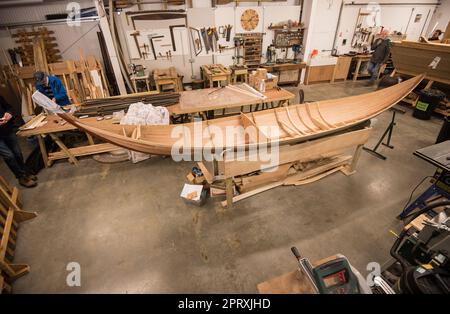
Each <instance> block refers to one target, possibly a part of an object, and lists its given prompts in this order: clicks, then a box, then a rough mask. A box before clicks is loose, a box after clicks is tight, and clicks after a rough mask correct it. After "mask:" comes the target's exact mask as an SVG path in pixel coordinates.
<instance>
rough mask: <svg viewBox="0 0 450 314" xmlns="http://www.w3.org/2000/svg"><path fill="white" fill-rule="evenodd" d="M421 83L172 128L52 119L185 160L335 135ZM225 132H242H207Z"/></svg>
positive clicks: (135, 148)
mask: <svg viewBox="0 0 450 314" xmlns="http://www.w3.org/2000/svg"><path fill="white" fill-rule="evenodd" d="M423 78H424V75H418V76H416V77H413V78H411V79H409V80H407V81H404V82H402V83H400V84H397V85H394V86H391V87H388V88H385V89H382V90H377V91H374V92H371V93H367V94H363V95H357V96H350V97H345V98H340V99H334V100H324V101H318V102H312V103H305V104H298V105H291V106H289V107H281V108H275V109H269V110H265V111H260V112H252V113H250V114H246V113H241V114H240V115H237V116H230V117H225V118H219V119H214V120H211V121H208V120H206V121H201V122H193V123H185V124H178V125H145V126H144V125H143V126H133V125H108V127H105V124H98V125H96V124H95V122H93V123H92V122H91V123H87V122H84V121H83V120H80V119H77V118H75V117H73V116H72V115H70V114H67V113H61V112H60V113H58V115H59V116H60V117H62V118H63V119H65V120H67V121H68V122H69V123H71V124H73V125H74V126H76V127H77V128H79V129H81V130H83V131H85V132H88V133H90V134H91V135H93V136H95V137H98V138H100V139H102V140H104V141H106V142H110V143H112V144H115V145H117V146H121V147H123V148H127V149H130V150H133V151H138V152H143V153H149V154H155V155H172V156H173V152H174V147H175V148H176V149H182V150H183V153H184V154H186V153H188V154H190V155H193V154H195V153H196V152H197V151H199V150H200V151H201V150H205V149H207V150H209V151H210V152H216V153H220V152H222V151H224V150H230V149H234V150H249V149H257V148H258V147H259V146H261V145H269V146H271V145H285V144H293V143H299V142H303V141H307V140H311V139H315V138H319V137H323V136H327V135H329V134H332V133H337V132H341V131H343V130H346V129H349V128H351V127H353V126H355V125H358V124H360V123H362V122H364V121H366V120H368V119H371V118H373V117H375V116H377V115H378V114H380V113H382V112H383V111H385V110H387V109H389V108H390V107H392V106H394V105H395V104H396V103H398V102H399V101H401V100H402V99H403V98H404V97H405V96H406V95H408V94H409V93H410V92H411V91H412V90H413V89H414V88H415V87H416V86H417V85H418V84H419V83H420V82H421V81H422V79H423ZM35 100H36V99H35ZM179 127H182V130H183V131H182V132H183V136H181V137H174V136H173V133H174V129H175V128H179ZM227 127H238V128H242V129H243V130H244V131H243V133H239V134H238V137H239V138H238V141H236V142H234V143H232V145H226V143H227V138H226V136H225V138H216V136H215V135H216V133H215V132H213V129H216V130H217V129H219V130H224V129H226V128H227ZM250 127H252V128H254V129H255V130H256V131H257V133H256V136H255V134H253V137H252V136H251V132H249V133H247V132H246V131H245V130H246V129H248V128H250ZM268 128H273V129H276V130H277V133H279V137H277V136H275V137H274V136H271V134H267V133H265V129H268ZM184 132H188V133H190V135H189V136H188V135H186V134H187V133H184ZM200 132H201V133H200ZM213 135H214V136H213ZM196 136H199V137H200V138H201V142H200V143H199V142H197V143H196V142H195V138H196ZM181 139H182V142H183V143H186V140H187V139H188V140H189V142H190V143H194V145H193V146H189V147H187V146H186V145H184V144H180V140H181ZM219 140H220V141H219ZM176 149H175V150H176Z"/></svg>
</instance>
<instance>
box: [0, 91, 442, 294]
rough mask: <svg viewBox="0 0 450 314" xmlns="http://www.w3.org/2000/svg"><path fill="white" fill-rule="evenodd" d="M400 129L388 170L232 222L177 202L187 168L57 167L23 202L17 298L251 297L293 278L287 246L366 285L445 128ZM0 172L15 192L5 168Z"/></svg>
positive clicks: (379, 163)
mask: <svg viewBox="0 0 450 314" xmlns="http://www.w3.org/2000/svg"><path fill="white" fill-rule="evenodd" d="M291 90H293V91H295V92H296V90H297V89H295V88H291ZM304 90H305V94H306V100H320V99H326V98H338V97H343V96H346V95H351V94H359V93H364V92H367V91H369V90H371V88H370V87H366V86H364V84H363V83H361V82H357V83H353V82H345V83H336V84H333V85H329V84H322V85H312V86H307V87H304ZM361 105H364V104H361ZM390 118H391V113H390V112H385V113H383V114H382V115H380V116H379V117H378V118H377V119H376V121H375V124H374V132H373V134H372V136H371V139H370V141H369V145H368V146H370V147H372V146H373V145H374V144H375V143H376V141H377V140H378V138H379V136H380V135H381V134H382V132H383V131H384V129H385V127H386V126H387V125H388V123H389V120H390ZM397 121H398V123H397V126H396V129H395V133H394V136H393V145H394V146H395V149H394V150H389V149H387V148H385V147H383V148H381V151H382V152H383V153H385V154H386V155H387V156H388V159H387V160H386V161H383V160H380V159H377V158H375V157H373V156H372V155H369V154H367V153H365V152H364V153H362V156H361V159H360V162H359V164H358V167H357V173H356V174H354V175H352V176H350V177H346V176H344V175H343V174H340V173H338V174H333V175H331V176H329V177H327V178H325V179H323V180H320V181H318V182H315V183H313V184H310V185H305V186H299V187H279V188H276V189H272V190H270V191H267V192H265V193H262V194H259V195H256V196H254V197H251V198H249V199H246V200H244V201H241V202H239V203H236V205H235V207H234V209H232V210H227V209H224V208H222V207H221V206H220V204H219V203H218V202H214V201H213V200H209V202H208V203H207V204H206V205H205V206H204V207H201V208H200V207H195V206H191V205H187V204H185V203H184V202H183V200H182V199H181V198H180V197H179V194H180V192H181V189H182V186H183V184H184V183H185V179H184V176H185V174H186V173H187V172H188V171H189V169H190V168H191V167H192V165H193V164H192V163H186V162H185V163H175V162H173V161H172V160H171V159H170V158H166V159H163V158H154V159H151V160H147V161H144V162H141V163H138V164H131V163H129V162H124V163H119V164H100V163H98V162H96V161H94V160H93V159H91V158H85V159H83V160H82V161H81V162H80V165H79V167H74V166H72V165H70V164H69V163H67V162H59V163H57V164H55V165H54V166H53V167H51V168H50V169H45V170H43V171H42V172H41V173H40V174H39V186H38V187H36V188H34V189H29V190H24V191H23V194H22V196H23V200H24V206H25V209H27V210H30V211H37V212H38V213H39V216H38V217H37V218H35V219H34V220H31V221H28V222H26V223H24V224H23V225H22V227H21V229H20V232H19V240H18V247H17V252H16V257H15V262H17V263H28V264H30V265H31V272H30V273H29V274H28V275H26V276H24V277H23V278H20V279H19V280H17V281H16V282H15V283H14V286H13V288H14V292H15V293H51V292H62V293H70V292H72V293H88V292H115V293H142V292H149V293H152V292H155V293H156V292H162V293H176V292H180V293H187V292H192V293H201V292H202V293H211V292H225V293H228V292H235V293H254V292H257V290H256V285H257V284H258V283H259V282H262V281H265V280H267V279H269V278H271V277H274V276H278V275H280V274H282V273H284V272H288V271H291V270H294V269H295V268H296V261H295V259H294V257H293V256H292V254H291V252H290V247H291V246H293V245H295V246H297V247H298V248H299V249H300V251H301V252H302V253H303V254H304V255H306V256H307V257H309V258H310V259H311V260H312V261H314V260H316V259H320V258H323V257H326V256H329V255H332V254H335V253H338V252H340V253H342V254H344V255H346V256H347V257H348V258H349V259H350V261H351V263H353V265H354V266H356V267H357V268H358V269H359V270H360V271H361V272H362V273H366V265H367V264H368V263H369V262H372V261H375V262H379V263H383V262H384V261H386V260H387V259H388V257H389V249H390V247H391V245H392V243H393V241H394V237H393V235H392V234H391V233H390V232H389V230H391V229H392V230H399V228H400V226H401V225H400V223H399V221H397V220H396V219H395V216H396V215H397V214H398V213H399V212H400V211H401V209H402V208H403V206H404V204H405V202H406V200H407V199H408V196H409V194H410V192H411V190H412V189H413V187H414V186H415V185H416V184H417V183H418V182H419V181H420V180H421V179H422V178H423V177H424V176H427V175H431V174H432V173H433V171H434V168H433V167H432V166H431V165H429V164H427V163H425V162H424V161H422V160H420V159H418V158H417V157H414V156H413V155H412V153H413V152H414V150H416V149H418V148H421V147H425V146H428V145H431V144H433V143H434V141H435V139H436V136H437V134H438V131H439V128H440V125H441V123H442V120H441V119H439V118H436V117H434V118H433V119H432V120H430V121H421V120H417V119H414V118H413V117H412V116H411V110H410V109H408V110H407V113H406V114H405V115H399V116H398V120H397ZM0 170H1V174H2V175H4V176H6V177H7V179H9V180H12V178H11V175H10V173H9V171H7V169H6V168H5V166H4V164H0ZM10 182H12V181H10ZM426 185H427V184H426V183H425V184H424V187H425V186H426ZM419 191H420V189H419ZM73 261H75V262H78V263H79V264H80V265H81V287H74V288H71V287H68V286H67V285H66V276H67V274H68V271H66V265H67V264H68V263H69V262H73Z"/></svg>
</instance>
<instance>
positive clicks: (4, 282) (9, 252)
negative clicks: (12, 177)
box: [0, 177, 37, 293]
mask: <svg viewBox="0 0 450 314" xmlns="http://www.w3.org/2000/svg"><path fill="white" fill-rule="evenodd" d="M20 207H21V203H20V201H19V190H18V189H17V188H16V187H10V186H9V185H8V184H7V183H6V181H5V180H4V179H3V178H2V177H0V293H2V292H6V293H10V292H11V282H12V281H14V280H15V279H17V278H19V277H21V276H23V275H25V274H27V273H28V272H29V271H30V266H28V265H26V264H13V263H12V259H13V257H14V250H15V248H16V241H17V229H18V227H19V224H20V223H21V222H23V221H26V220H29V219H32V218H34V217H36V216H37V214H36V213H34V212H28V211H24V210H22V209H21V208H20Z"/></svg>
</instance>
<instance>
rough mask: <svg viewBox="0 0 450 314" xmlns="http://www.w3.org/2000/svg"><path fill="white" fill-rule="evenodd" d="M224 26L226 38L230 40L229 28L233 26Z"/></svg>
mask: <svg viewBox="0 0 450 314" xmlns="http://www.w3.org/2000/svg"><path fill="white" fill-rule="evenodd" d="M225 28H226V33H227V35H226V40H227V41H230V39H231V29H232V28H233V26H231V25H230V24H228V25H227V26H225Z"/></svg>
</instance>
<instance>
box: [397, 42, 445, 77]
mask: <svg viewBox="0 0 450 314" xmlns="http://www.w3.org/2000/svg"><path fill="white" fill-rule="evenodd" d="M391 55H392V60H393V62H394V67H395V69H396V71H398V72H400V73H404V74H408V75H419V74H421V73H426V74H425V78H426V79H429V80H433V81H436V82H442V83H445V84H450V45H447V44H438V43H419V42H413V41H402V42H393V45H392V49H391ZM436 57H439V58H440V61H439V63H438V65H437V66H436V68H435V69H433V68H431V67H429V65H430V63H431V62H432V61H433V60H434V59H435V58H436Z"/></svg>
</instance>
